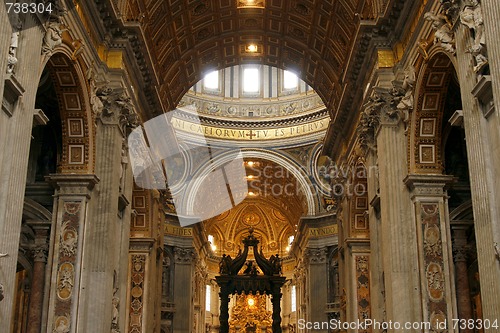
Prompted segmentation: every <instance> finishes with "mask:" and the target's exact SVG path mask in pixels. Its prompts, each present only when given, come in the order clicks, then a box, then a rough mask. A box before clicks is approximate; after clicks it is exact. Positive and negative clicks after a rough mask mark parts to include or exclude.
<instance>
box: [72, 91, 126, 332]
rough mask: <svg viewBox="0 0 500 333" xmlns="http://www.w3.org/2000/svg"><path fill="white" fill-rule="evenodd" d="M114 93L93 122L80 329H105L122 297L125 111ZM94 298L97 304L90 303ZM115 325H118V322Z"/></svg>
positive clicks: (81, 330) (109, 324)
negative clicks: (91, 197) (92, 186)
mask: <svg viewBox="0 0 500 333" xmlns="http://www.w3.org/2000/svg"><path fill="white" fill-rule="evenodd" d="M119 97H120V92H115V91H113V92H110V93H108V94H107V95H106V99H105V100H104V101H105V102H106V103H104V104H106V105H105V107H106V112H105V113H104V112H103V113H101V114H100V117H99V118H98V119H97V121H96V123H97V128H96V156H98V158H96V162H95V172H96V175H97V176H98V177H99V179H100V182H99V184H98V185H97V188H98V190H99V191H98V194H97V195H96V198H95V201H94V203H93V205H92V209H91V216H92V224H91V225H89V226H88V227H87V230H86V234H87V235H88V237H87V238H86V239H85V244H84V246H85V249H86V253H87V254H88V255H87V256H86V257H85V261H84V263H83V264H84V266H85V268H86V272H85V274H84V275H83V277H82V281H83V284H82V285H83V286H85V297H84V298H82V303H81V309H82V310H81V312H82V321H83V323H82V324H81V325H79V327H78V330H79V332H105V331H108V330H109V329H110V327H111V325H112V323H111V321H112V319H113V313H112V310H113V305H112V302H113V299H114V298H116V297H118V296H119V295H115V293H116V292H118V293H119V294H121V295H123V296H124V295H125V293H124V290H122V289H124V288H121V289H120V288H119V287H120V285H122V284H125V280H123V281H122V277H123V278H124V275H118V272H119V271H120V269H119V268H120V267H119V264H118V263H119V262H120V255H121V252H120V249H121V242H122V231H121V228H122V221H121V218H120V216H121V214H120V213H121V212H120V210H121V209H123V208H122V207H120V205H119V202H120V200H121V199H122V198H123V196H122V193H121V187H122V184H124V183H125V182H124V180H125V178H126V174H127V170H126V169H125V168H124V166H123V165H122V158H123V157H126V151H125V147H124V140H126V138H125V135H126V133H125V132H124V131H125V127H124V126H123V118H124V117H125V115H124V113H125V111H124V110H123V107H122V106H121V105H120V104H118V103H117V101H116V100H115V98H116V99H117V98H119ZM118 102H119V101H118ZM127 111H128V109H127ZM129 181H130V179H129ZM115 272H116V273H115ZM115 280H116V281H115ZM122 282H123V283H122ZM118 298H119V297H118ZM97 299H99V302H96V301H95V300H97ZM91 318H94V320H92V319H91ZM97 318H99V320H96V319H97ZM115 326H119V323H116V324H115Z"/></svg>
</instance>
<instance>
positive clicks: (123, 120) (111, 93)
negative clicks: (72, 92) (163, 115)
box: [96, 88, 139, 132]
mask: <svg viewBox="0 0 500 333" xmlns="http://www.w3.org/2000/svg"><path fill="white" fill-rule="evenodd" d="M96 96H97V97H98V98H99V100H100V103H99V102H97V103H96V105H98V107H97V108H96V111H97V112H96V113H97V114H96V117H97V118H99V119H101V121H102V122H103V123H105V124H118V125H120V127H121V128H122V129H123V131H124V132H125V130H126V128H135V127H137V126H138V125H139V116H138V115H137V113H136V111H135V107H134V105H133V103H132V99H131V98H130V97H129V96H128V95H127V94H126V92H125V91H124V90H123V89H121V88H117V89H113V88H99V89H97V91H96Z"/></svg>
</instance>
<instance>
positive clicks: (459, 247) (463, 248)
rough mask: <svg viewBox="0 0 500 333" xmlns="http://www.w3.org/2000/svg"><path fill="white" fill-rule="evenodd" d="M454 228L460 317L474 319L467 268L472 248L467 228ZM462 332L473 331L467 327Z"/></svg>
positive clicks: (454, 258)
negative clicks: (468, 242)
mask: <svg viewBox="0 0 500 333" xmlns="http://www.w3.org/2000/svg"><path fill="white" fill-rule="evenodd" d="M452 229H453V260H454V261H455V280H456V291H457V310H458V318H460V319H472V318H473V316H472V303H471V298H470V288H469V275H468V270H467V255H468V252H469V250H470V248H469V247H468V246H467V235H466V228H463V227H455V226H454V227H453V228H452ZM461 332H472V330H471V329H469V328H466V329H464V330H461Z"/></svg>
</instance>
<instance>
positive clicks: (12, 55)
mask: <svg viewBox="0 0 500 333" xmlns="http://www.w3.org/2000/svg"><path fill="white" fill-rule="evenodd" d="M22 26H23V25H22V22H21V20H20V19H19V16H16V17H15V24H14V25H13V26H12V35H11V37H10V46H9V55H8V59H7V74H12V73H13V72H14V68H15V67H16V64H17V61H18V60H17V48H18V46H19V32H20V31H21V29H22Z"/></svg>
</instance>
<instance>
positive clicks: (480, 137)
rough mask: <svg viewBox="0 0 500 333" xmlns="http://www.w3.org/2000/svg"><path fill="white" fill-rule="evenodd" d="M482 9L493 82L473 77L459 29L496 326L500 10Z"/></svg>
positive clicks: (486, 292) (499, 290)
mask: <svg viewBox="0 0 500 333" xmlns="http://www.w3.org/2000/svg"><path fill="white" fill-rule="evenodd" d="M481 6H482V7H483V8H482V13H483V15H484V33H485V37H486V47H487V50H488V60H489V68H490V72H491V75H490V76H483V77H478V76H477V73H475V72H474V68H473V67H474V63H475V62H474V58H473V57H472V55H471V54H470V53H468V52H467V51H468V49H469V48H470V46H471V45H472V43H473V39H472V36H471V34H470V31H469V29H468V28H467V27H466V26H460V27H459V28H458V29H457V31H456V34H455V35H456V45H457V64H458V69H457V72H458V77H459V82H460V91H461V96H462V106H463V107H462V109H463V118H464V129H465V135H466V138H467V156H468V164H469V173H470V175H471V181H470V187H471V194H472V204H473V210H474V229H475V236H476V242H477V254H478V257H477V260H478V267H479V276H480V279H481V285H482V286H488V287H487V288H481V300H482V314H483V319H488V320H491V321H493V320H495V319H498V318H499V317H500V301H499V299H498V297H497V295H499V294H500V283H499V282H498V281H500V263H499V262H498V261H497V260H495V243H498V242H499V241H500V224H499V221H500V211H499V210H500V171H499V170H500V169H499V168H498V166H499V165H500V130H499V128H500V127H499V121H500V120H499V108H498V105H499V104H500V81H499V80H500V60H499V57H500V45H499V43H498V36H500V26H499V24H498V22H499V21H498V19H499V18H500V6H499V4H498V2H497V1H495V0H483V1H481ZM476 82H477V84H476ZM491 110H493V111H491ZM489 332H500V328H491V330H490V331H489Z"/></svg>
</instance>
